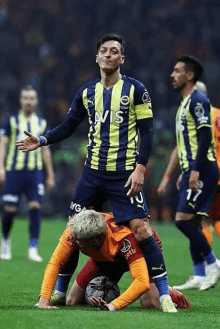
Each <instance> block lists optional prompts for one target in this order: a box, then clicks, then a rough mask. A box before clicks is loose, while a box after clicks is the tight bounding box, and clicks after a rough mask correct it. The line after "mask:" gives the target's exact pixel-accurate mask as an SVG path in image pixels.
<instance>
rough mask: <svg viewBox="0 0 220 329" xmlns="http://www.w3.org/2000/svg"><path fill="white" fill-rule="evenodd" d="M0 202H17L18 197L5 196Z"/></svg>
mask: <svg viewBox="0 0 220 329" xmlns="http://www.w3.org/2000/svg"><path fill="white" fill-rule="evenodd" d="M2 200H3V201H5V202H16V203H17V202H18V201H19V197H18V196H17V195H12V194H5V195H3V197H2Z"/></svg>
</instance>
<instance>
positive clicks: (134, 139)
mask: <svg viewBox="0 0 220 329" xmlns="http://www.w3.org/2000/svg"><path fill="white" fill-rule="evenodd" d="M87 115H88V118H89V125H90V129H89V134H88V137H89V144H88V146H87V158H86V163H85V164H86V165H87V166H88V167H90V168H92V169H96V170H107V171H116V170H117V171H118V170H133V169H134V167H135V163H136V159H137V155H138V140H139V137H138V120H141V119H146V118H150V117H152V116H153V114H152V108H151V100H150V96H149V94H148V92H147V90H146V88H145V87H144V85H143V84H142V83H140V82H139V81H137V80H135V79H133V78H129V77H126V76H125V75H123V76H122V77H121V79H120V80H119V81H118V82H117V83H116V84H115V85H114V86H113V87H112V88H110V89H106V88H104V87H103V85H102V84H101V82H100V80H94V81H91V82H89V83H87V84H85V85H84V86H82V87H81V88H80V90H79V91H78V93H77V94H76V97H75V98H74V100H73V102H72V105H71V108H70V110H69V113H68V116H70V117H72V118H74V119H75V120H77V121H78V122H81V121H82V120H83V119H84V118H85V117H86V116H87Z"/></svg>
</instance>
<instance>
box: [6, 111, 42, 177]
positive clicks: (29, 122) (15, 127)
mask: <svg viewBox="0 0 220 329" xmlns="http://www.w3.org/2000/svg"><path fill="white" fill-rule="evenodd" d="M46 129H47V122H46V120H45V119H43V118H42V117H40V116H38V115H37V114H36V113H33V114H32V115H31V116H30V117H28V118H26V117H25V116H24V114H23V113H22V112H21V111H20V112H19V113H17V114H12V115H10V116H9V117H8V118H7V119H6V120H5V121H4V123H3V125H2V127H1V129H0V136H6V137H8V138H9V145H8V152H7V156H6V171H22V170H28V171H34V170H42V169H43V162H42V149H41V148H40V147H39V148H38V149H37V150H35V151H32V152H26V153H23V152H21V151H18V148H17V147H16V146H15V142H16V141H17V140H19V139H24V138H26V137H27V136H26V135H25V134H24V130H27V131H29V132H30V133H32V134H34V135H36V136H40V135H42V134H44V133H45V132H46Z"/></svg>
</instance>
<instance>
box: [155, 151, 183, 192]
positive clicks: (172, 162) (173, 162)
mask: <svg viewBox="0 0 220 329" xmlns="http://www.w3.org/2000/svg"><path fill="white" fill-rule="evenodd" d="M178 163H179V159H178V153H177V147H175V148H174V150H173V152H172V153H171V156H170V159H169V162H168V165H167V168H166V170H165V173H164V175H163V179H162V181H161V183H160V185H159V187H158V190H157V194H158V196H160V197H161V196H164V195H165V194H166V192H167V187H168V183H169V181H170V178H171V176H172V174H173V172H174V171H175V169H176V168H177V166H178ZM177 188H178V186H177Z"/></svg>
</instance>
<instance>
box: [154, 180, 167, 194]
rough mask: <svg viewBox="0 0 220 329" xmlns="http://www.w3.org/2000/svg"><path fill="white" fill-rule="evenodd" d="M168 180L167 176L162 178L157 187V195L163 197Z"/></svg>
mask: <svg viewBox="0 0 220 329" xmlns="http://www.w3.org/2000/svg"><path fill="white" fill-rule="evenodd" d="M168 183H169V180H168V179H167V178H163V179H162V181H161V183H160V185H159V187H158V189H157V195H158V196H159V197H163V196H165V195H166V193H167V187H168Z"/></svg>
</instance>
